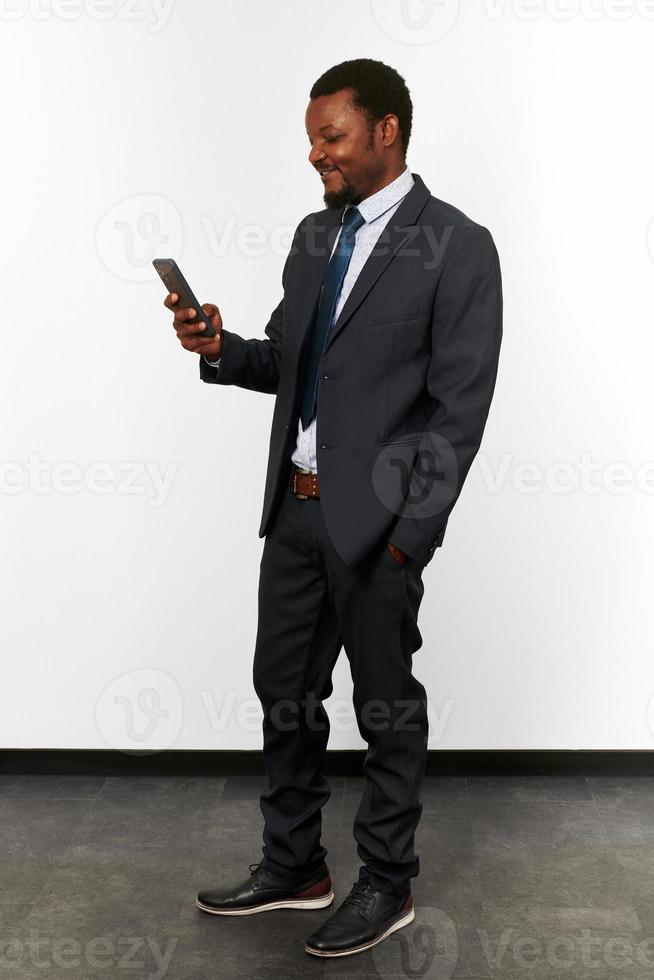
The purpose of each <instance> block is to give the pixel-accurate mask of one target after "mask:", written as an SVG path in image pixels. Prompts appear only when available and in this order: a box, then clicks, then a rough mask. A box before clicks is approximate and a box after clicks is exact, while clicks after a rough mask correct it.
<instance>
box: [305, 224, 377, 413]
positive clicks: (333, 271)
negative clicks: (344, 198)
mask: <svg viewBox="0 0 654 980" xmlns="http://www.w3.org/2000/svg"><path fill="white" fill-rule="evenodd" d="M365 221H366V219H365V218H364V217H363V215H362V214H361V212H360V211H359V209H358V208H354V207H349V208H348V209H347V211H346V212H345V215H344V217H343V227H342V228H341V234H340V236H339V239H338V242H337V244H336V248H335V249H334V254H333V255H332V257H331V258H330V260H329V263H328V265H327V268H326V270H325V276H324V278H323V284H322V293H321V294H320V302H319V304H318V313H317V315H316V322H315V325H314V329H313V335H312V337H311V347H310V350H309V355H308V358H307V362H306V369H305V375H304V390H303V392H302V401H301V402H300V418H301V419H302V428H303V429H306V427H307V426H308V425H309V423H310V421H311V419H312V418H313V416H314V415H315V414H316V395H317V391H318V368H319V367H320V358H321V357H322V352H323V350H324V347H325V343H326V341H327V334H328V333H329V331H330V329H331V327H332V321H333V318H334V311H335V309H336V303H337V300H338V297H339V294H340V292H341V287H342V286H343V280H344V279H345V273H346V272H347V267H348V265H349V264H350V259H351V258H352V250H353V249H354V238H355V235H356V232H357V229H358V228H360V227H361V225H363V224H365Z"/></svg>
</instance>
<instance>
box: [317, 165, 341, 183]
mask: <svg viewBox="0 0 654 980" xmlns="http://www.w3.org/2000/svg"><path fill="white" fill-rule="evenodd" d="M336 169H337V168H336V167H328V168H327V169H326V170H321V171H319V172H320V179H321V180H329V177H330V176H331V174H335V173H336Z"/></svg>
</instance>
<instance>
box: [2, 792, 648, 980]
mask: <svg viewBox="0 0 654 980" xmlns="http://www.w3.org/2000/svg"><path fill="white" fill-rule="evenodd" d="M330 783H331V785H332V796H331V799H330V801H329V803H328V805H327V806H326V808H325V811H324V817H323V842H324V844H325V846H326V847H327V849H328V851H329V856H328V864H329V867H330V871H331V873H332V877H333V879H334V885H335V892H336V903H335V905H334V906H333V907H332V908H335V907H336V905H337V904H338V903H339V902H340V901H341V900H342V899H343V898H344V896H345V895H346V893H347V892H348V890H349V888H350V887H351V884H352V882H353V881H354V879H355V878H356V876H357V870H358V867H359V859H358V857H357V854H356V846H355V841H354V838H353V836H352V820H353V817H354V814H355V812H356V808H357V805H358V801H359V797H360V794H361V789H362V780H361V779H358V778H357V779H355V778H349V777H347V778H345V777H331V779H330ZM263 785H264V783H263V780H262V779H259V778H251V777H230V778H226V779H223V778H216V779H206V778H205V779H203V778H188V779H187V778H169V779H157V778H149V777H140V778H138V777H134V778H118V777H116V778H106V779H105V778H103V777H85V776H77V777H73V776H68V777H65V776H61V777H59V776H0V978H2V980H25V978H29V980H34V978H37V977H38V978H44V980H50V978H55V977H56V978H58V980H60V978H71V980H87V978H88V980H90V978H96V977H111V978H112V980H122V978H125V980H128V978H139V980H141V978H143V980H145V978H149V980H155V978H156V980H160V978H163V977H166V978H168V980H208V978H216V980H231V978H232V977H233V978H239V980H240V978H244V980H247V978H252V980H254V978H257V980H277V978H280V980H295V978H300V977H301V978H305V977H321V978H322V977H327V978H331V977H334V978H335V977H341V978H357V980H367V978H371V977H383V978H387V980H391V978H393V980H400V978H401V980H404V978H414V977H419V978H421V980H423V978H427V980H430V978H438V980H444V978H467V980H474V978H482V977H493V978H494V977H500V978H502V980H514V978H515V980H550V978H554V977H556V978H558V980H561V978H563V980H589V978H591V977H592V978H595V980H605V978H607V977H610V978H612V980H630V978H633V980H644V978H645V977H647V978H649V980H651V978H653V977H654V778H643V777H640V778H609V777H601V778H583V777H562V778H548V777H534V778H512V777H504V778H483V777H478V778H464V777H461V778H457V777H452V778H428V779H427V780H426V782H425V786H424V793H423V802H424V810H423V815H422V819H421V822H420V826H419V829H418V834H417V843H416V850H417V853H418V854H419V857H420V866H421V869H420V875H419V876H418V877H417V878H416V879H414V882H413V894H414V903H415V906H416V920H415V922H414V923H413V924H412V925H411V926H409V927H408V928H406V929H404V930H401V931H400V932H398V933H397V934H395V935H394V936H392V937H390V938H389V939H388V940H387V941H386V942H384V943H382V944H381V945H380V946H378V947H377V948H376V949H375V950H371V951H370V952H368V953H365V954H359V955H357V956H352V957H346V958H343V959H337V960H331V961H321V960H317V959H315V958H313V957H309V956H307V955H306V954H305V953H304V951H303V945H304V939H305V938H306V936H307V935H308V934H309V933H310V932H312V931H313V930H314V929H315V928H316V927H317V926H318V925H319V924H320V923H321V922H322V921H323V920H324V918H325V917H326V916H327V915H329V914H330V911H329V910H316V911H315V912H299V911H291V910H287V911H284V910H277V911H274V912H267V913H263V914H261V915H256V916H248V917H238V918H233V919H226V918H220V917H211V916H207V915H204V914H202V913H200V912H198V911H197V910H196V908H195V905H194V897H195V894H196V892H197V890H198V888H200V887H203V886H207V885H210V884H212V883H216V882H218V881H229V880H234V881H236V880H238V879H240V878H242V877H245V876H247V874H248V871H247V866H248V864H250V863H252V862H256V861H258V860H260V857H261V820H262V818H261V812H260V810H259V805H258V797H259V793H260V792H261V790H262V788H263Z"/></svg>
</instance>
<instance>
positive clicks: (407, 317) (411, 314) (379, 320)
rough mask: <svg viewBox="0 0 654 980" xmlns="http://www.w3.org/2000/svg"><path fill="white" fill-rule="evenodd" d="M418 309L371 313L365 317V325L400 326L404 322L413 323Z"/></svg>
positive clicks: (417, 314) (418, 311)
mask: <svg viewBox="0 0 654 980" xmlns="http://www.w3.org/2000/svg"><path fill="white" fill-rule="evenodd" d="M420 312H421V311H420V310H419V309H417V310H399V311H397V312H395V313H373V314H371V315H369V316H367V317H366V319H365V324H366V327H391V326H395V325H397V326H401V325H402V324H405V323H415V322H416V320H417V319H418V317H419V316H420Z"/></svg>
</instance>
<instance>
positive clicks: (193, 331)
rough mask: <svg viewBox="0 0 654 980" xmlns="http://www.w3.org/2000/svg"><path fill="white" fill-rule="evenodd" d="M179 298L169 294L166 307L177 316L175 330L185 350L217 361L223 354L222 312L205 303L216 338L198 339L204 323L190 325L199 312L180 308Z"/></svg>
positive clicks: (174, 322)
mask: <svg viewBox="0 0 654 980" xmlns="http://www.w3.org/2000/svg"><path fill="white" fill-rule="evenodd" d="M178 302H179V296H178V295H177V293H168V295H167V296H166V298H165V300H164V306H166V307H167V308H168V309H169V310H172V311H173V313H174V314H175V319H174V320H173V328H174V330H175V333H176V334H177V337H178V338H179V342H180V344H181V345H182V347H183V348H184V350H189V351H192V352H193V353H194V354H204V356H205V357H206V358H207V360H208V361H217V360H218V358H219V357H220V356H221V353H222V346H223V338H222V329H223V321H222V317H221V315H220V310H219V309H218V307H217V306H214V304H213V303H203V304H202V309H203V310H204V312H205V313H206V314H207V316H208V317H209V319H210V320H211V324H212V326H213V328H214V330H215V331H216V336H215V337H198V334H199V333H202V331H203V330H204V323H189V322H188V321H189V320H193V319H195V317H196V315H197V311H196V310H194V309H186V308H183V307H180V306H178V305H177V304H178Z"/></svg>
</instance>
